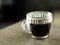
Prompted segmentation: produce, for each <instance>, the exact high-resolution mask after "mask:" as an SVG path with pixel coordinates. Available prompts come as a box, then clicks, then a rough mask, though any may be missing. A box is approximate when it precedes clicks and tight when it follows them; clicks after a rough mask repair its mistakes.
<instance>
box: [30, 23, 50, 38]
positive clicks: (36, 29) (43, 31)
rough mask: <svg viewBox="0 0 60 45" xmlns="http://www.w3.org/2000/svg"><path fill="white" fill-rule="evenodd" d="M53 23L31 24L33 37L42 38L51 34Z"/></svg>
mask: <svg viewBox="0 0 60 45" xmlns="http://www.w3.org/2000/svg"><path fill="white" fill-rule="evenodd" d="M50 27H51V23H47V24H30V30H31V33H32V35H34V36H36V37H42V36H45V35H48V34H49V30H50Z"/></svg>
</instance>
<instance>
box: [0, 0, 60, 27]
mask: <svg viewBox="0 0 60 45" xmlns="http://www.w3.org/2000/svg"><path fill="white" fill-rule="evenodd" d="M57 10H60V0H0V28H3V27H5V26H7V25H9V24H13V23H15V22H18V21H20V20H22V19H24V18H25V17H26V13H28V12H31V11H50V12H52V13H53V12H54V11H57Z"/></svg>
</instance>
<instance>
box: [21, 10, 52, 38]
mask: <svg viewBox="0 0 60 45" xmlns="http://www.w3.org/2000/svg"><path fill="white" fill-rule="evenodd" d="M51 23H52V13H51V12H48V11H33V12H29V13H27V15H26V20H25V21H23V22H22V24H21V27H22V29H23V30H25V31H26V32H27V33H30V34H31V35H32V38H47V37H48V34H49V31H50V28H51Z"/></svg>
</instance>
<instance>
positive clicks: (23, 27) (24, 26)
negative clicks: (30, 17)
mask: <svg viewBox="0 0 60 45" xmlns="http://www.w3.org/2000/svg"><path fill="white" fill-rule="evenodd" d="M21 29H22V30H24V31H26V32H27V33H30V34H31V31H30V30H28V29H27V26H26V21H23V22H22V23H21Z"/></svg>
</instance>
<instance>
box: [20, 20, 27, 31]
mask: <svg viewBox="0 0 60 45" xmlns="http://www.w3.org/2000/svg"><path fill="white" fill-rule="evenodd" d="M25 25H26V22H25V21H23V22H22V23H21V28H22V30H26V28H25Z"/></svg>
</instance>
